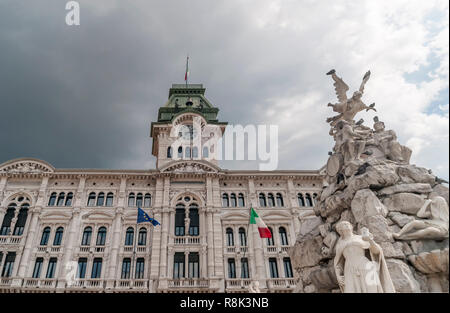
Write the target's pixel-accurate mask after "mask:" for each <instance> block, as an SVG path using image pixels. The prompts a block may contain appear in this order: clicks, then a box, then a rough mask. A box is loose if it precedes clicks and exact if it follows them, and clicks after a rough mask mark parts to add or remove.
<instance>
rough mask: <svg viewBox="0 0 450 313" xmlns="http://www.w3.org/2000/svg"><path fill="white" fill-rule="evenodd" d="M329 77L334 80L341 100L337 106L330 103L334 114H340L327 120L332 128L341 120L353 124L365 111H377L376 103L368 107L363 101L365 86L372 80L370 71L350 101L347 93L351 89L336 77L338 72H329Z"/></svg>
mask: <svg viewBox="0 0 450 313" xmlns="http://www.w3.org/2000/svg"><path fill="white" fill-rule="evenodd" d="M327 75H331V78H333V80H334V84H333V85H334V87H335V90H336V95H337V97H338V100H339V103H336V104H331V103H328V106H330V107H332V108H333V111H334V112H338V113H339V114H338V115H336V116H333V117H330V118H328V119H327V123H330V124H331V126H335V125H336V124H337V122H339V121H340V120H345V121H347V122H352V121H353V119H354V117H355V115H356V114H357V113H358V112H361V111H363V110H366V111H369V110H374V111H376V109H375V108H374V106H375V103H372V104H371V105H370V106H367V105H365V104H364V102H362V100H361V98H362V95H363V93H364V86H365V84H366V83H367V81H368V80H369V78H370V71H367V73H366V74H365V75H364V77H363V81H362V83H361V86H360V87H359V90H358V91H355V92H354V93H353V96H352V97H351V98H350V99H347V91H348V90H349V87H348V86H347V84H346V83H345V82H344V81H343V80H342V78H340V77H338V76H337V75H336V71H335V70H334V69H333V70H331V71H329V72H328V73H327Z"/></svg>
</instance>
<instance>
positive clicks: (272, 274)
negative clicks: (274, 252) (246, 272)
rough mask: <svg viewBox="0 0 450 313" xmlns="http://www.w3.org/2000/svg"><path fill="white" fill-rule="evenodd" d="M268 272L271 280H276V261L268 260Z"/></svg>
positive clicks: (274, 259) (273, 259)
mask: <svg viewBox="0 0 450 313" xmlns="http://www.w3.org/2000/svg"><path fill="white" fill-rule="evenodd" d="M269 270H270V277H271V278H278V277H279V276H278V267H277V259H276V258H269Z"/></svg>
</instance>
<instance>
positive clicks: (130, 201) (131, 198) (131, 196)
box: [128, 192, 136, 207]
mask: <svg viewBox="0 0 450 313" xmlns="http://www.w3.org/2000/svg"><path fill="white" fill-rule="evenodd" d="M135 199H136V198H135V195H134V193H133V192H132V193H130V194H129V195H128V206H129V207H133V206H134V203H135Z"/></svg>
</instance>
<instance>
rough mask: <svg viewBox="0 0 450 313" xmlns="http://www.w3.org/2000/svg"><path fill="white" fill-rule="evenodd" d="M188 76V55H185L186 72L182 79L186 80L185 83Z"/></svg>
mask: <svg viewBox="0 0 450 313" xmlns="http://www.w3.org/2000/svg"><path fill="white" fill-rule="evenodd" d="M188 76H189V56H187V58H186V73H184V81H185V82H186V84H187V80H188Z"/></svg>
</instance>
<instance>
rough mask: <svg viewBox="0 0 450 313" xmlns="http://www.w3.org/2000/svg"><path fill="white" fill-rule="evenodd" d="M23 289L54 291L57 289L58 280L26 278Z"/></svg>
mask: <svg viewBox="0 0 450 313" xmlns="http://www.w3.org/2000/svg"><path fill="white" fill-rule="evenodd" d="M23 287H25V288H43V289H44V288H45V289H53V288H56V279H55V278H51V279H50V278H47V279H41V278H26V279H25V281H24V283H23Z"/></svg>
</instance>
